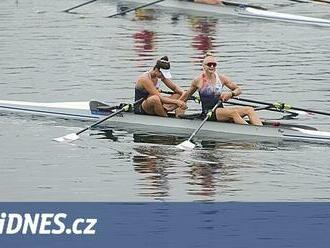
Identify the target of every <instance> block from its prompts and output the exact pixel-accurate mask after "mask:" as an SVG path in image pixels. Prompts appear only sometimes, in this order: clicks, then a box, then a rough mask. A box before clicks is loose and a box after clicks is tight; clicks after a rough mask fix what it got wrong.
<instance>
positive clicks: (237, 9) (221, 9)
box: [133, 0, 330, 27]
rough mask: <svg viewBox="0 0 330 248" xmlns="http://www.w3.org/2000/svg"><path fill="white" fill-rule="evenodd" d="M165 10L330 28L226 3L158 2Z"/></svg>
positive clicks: (329, 23) (317, 22) (312, 20)
mask: <svg viewBox="0 0 330 248" xmlns="http://www.w3.org/2000/svg"><path fill="white" fill-rule="evenodd" d="M133 2H137V3H146V2H147V0H133ZM157 5H160V6H162V7H165V8H171V9H173V8H174V9H180V10H182V11H186V12H189V13H191V12H195V13H207V15H212V16H214V15H235V16H241V17H248V18H258V19H269V20H275V21H283V22H293V23H302V24H310V25H316V26H323V27H330V20H328V19H322V18H314V17H307V16H301V15H295V14H287V13H280V12H274V11H269V10H266V9H263V8H261V7H251V5H248V4H239V3H233V2H226V4H224V5H209V4H202V3H194V2H189V1H180V0H164V1H161V2H158V3H157Z"/></svg>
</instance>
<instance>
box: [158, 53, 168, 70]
mask: <svg viewBox="0 0 330 248" xmlns="http://www.w3.org/2000/svg"><path fill="white" fill-rule="evenodd" d="M154 68H157V69H165V70H168V69H170V68H171V64H170V61H169V60H168V57H167V56H164V57H161V58H160V59H159V60H157V62H156V65H155V66H154Z"/></svg>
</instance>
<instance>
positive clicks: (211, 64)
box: [206, 62, 217, 68]
mask: <svg viewBox="0 0 330 248" xmlns="http://www.w3.org/2000/svg"><path fill="white" fill-rule="evenodd" d="M206 65H207V67H213V68H216V67H217V63H215V62H209V63H206Z"/></svg>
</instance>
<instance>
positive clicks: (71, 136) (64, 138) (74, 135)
mask: <svg viewBox="0 0 330 248" xmlns="http://www.w3.org/2000/svg"><path fill="white" fill-rule="evenodd" d="M142 101H143V98H141V99H139V100H137V101H135V102H134V103H133V105H135V104H137V103H140V102H142ZM129 107H130V104H126V105H125V106H124V107H122V108H121V109H119V110H118V111H116V112H114V113H112V114H110V115H108V116H106V117H104V118H103V119H101V120H99V121H97V122H95V123H94V124H92V125H90V126H88V127H85V128H84V129H82V130H80V131H79V132H76V133H70V134H67V135H65V136H62V137H58V138H55V139H54V140H55V141H58V142H68V143H69V142H73V141H75V140H77V139H79V134H81V133H83V132H85V131H87V130H89V129H91V128H93V127H95V126H97V125H98V124H100V123H102V122H104V121H106V120H108V119H110V118H111V117H113V116H115V115H118V114H119V113H121V112H123V111H128V109H129Z"/></svg>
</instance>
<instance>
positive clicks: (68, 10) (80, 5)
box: [63, 0, 97, 12]
mask: <svg viewBox="0 0 330 248" xmlns="http://www.w3.org/2000/svg"><path fill="white" fill-rule="evenodd" d="M96 1H97V0H91V1H88V2H86V3H82V4H79V5H77V6H74V7H72V8H69V9H66V10H63V12H70V11H71V10H74V9H77V8H79V7H82V6H84V5H87V4H90V3H93V2H96Z"/></svg>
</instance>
